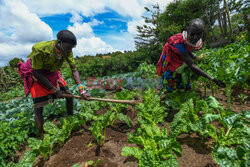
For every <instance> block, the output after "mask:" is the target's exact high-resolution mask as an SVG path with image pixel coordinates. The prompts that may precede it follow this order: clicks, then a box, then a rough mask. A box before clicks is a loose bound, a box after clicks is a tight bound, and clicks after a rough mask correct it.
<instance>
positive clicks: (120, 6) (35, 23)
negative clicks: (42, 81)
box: [0, 0, 173, 66]
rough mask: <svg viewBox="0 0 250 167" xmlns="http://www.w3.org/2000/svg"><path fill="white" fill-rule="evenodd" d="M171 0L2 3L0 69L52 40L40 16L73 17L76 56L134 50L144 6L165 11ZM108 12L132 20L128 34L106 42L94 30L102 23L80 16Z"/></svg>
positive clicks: (5, 0) (17, 0)
mask: <svg viewBox="0 0 250 167" xmlns="http://www.w3.org/2000/svg"><path fill="white" fill-rule="evenodd" d="M170 1H173V0H119V1H118V0H60V2H58V1H57V0H41V1H36V0H0V66H2V65H3V64H6V63H7V62H8V61H9V60H11V59H12V58H14V57H19V58H25V57H26V56H27V55H28V54H29V53H30V51H31V47H32V45H33V44H34V43H36V42H39V41H43V40H51V39H52V38H53V32H52V29H51V28H50V27H49V25H47V24H46V23H45V22H43V21H41V19H40V18H39V17H41V16H51V15H53V14H66V13H71V14H72V18H71V19H70V22H71V23H73V25H72V26H68V29H69V30H71V31H72V32H74V34H75V35H76V36H77V39H78V45H77V48H76V49H74V52H75V55H79V56H82V55H85V54H90V55H95V54H96V53H107V52H112V51H116V50H132V49H134V48H135V47H134V37H135V36H136V33H137V31H136V26H137V25H138V24H139V25H141V24H142V23H143V20H142V18H141V16H142V15H143V13H144V12H145V10H144V6H151V5H152V4H156V3H157V2H158V3H159V5H160V7H161V8H164V7H165V6H166V4H167V3H169V2H170ZM108 9H111V10H113V11H116V12H117V13H118V14H120V15H122V16H124V17H127V16H129V17H130V18H131V20H132V21H130V22H128V23H127V26H128V30H127V31H128V32H122V31H121V33H120V34H111V35H109V34H107V35H105V38H106V40H105V39H101V38H97V37H96V36H95V34H94V32H93V30H92V27H93V26H98V25H100V24H103V22H101V21H98V20H95V19H93V20H91V21H90V22H88V23H86V22H83V21H84V20H83V18H82V17H81V16H85V17H89V16H94V15H95V14H99V13H104V12H105V11H106V10H108ZM104 41H105V42H106V43H105V42H104ZM107 43H109V44H110V45H108V44H107Z"/></svg>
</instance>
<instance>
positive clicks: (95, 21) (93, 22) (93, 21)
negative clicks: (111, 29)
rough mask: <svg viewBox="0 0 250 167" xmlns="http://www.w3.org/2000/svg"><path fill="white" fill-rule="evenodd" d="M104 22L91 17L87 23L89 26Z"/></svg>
mask: <svg viewBox="0 0 250 167" xmlns="http://www.w3.org/2000/svg"><path fill="white" fill-rule="evenodd" d="M103 23H104V22H103V21H98V20H96V19H93V20H92V21H91V22H90V23H89V25H90V26H98V25H99V24H103Z"/></svg>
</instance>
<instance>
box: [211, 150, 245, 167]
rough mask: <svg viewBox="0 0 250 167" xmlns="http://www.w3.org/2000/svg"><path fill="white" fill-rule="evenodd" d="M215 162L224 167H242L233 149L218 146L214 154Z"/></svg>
mask: <svg viewBox="0 0 250 167" xmlns="http://www.w3.org/2000/svg"><path fill="white" fill-rule="evenodd" d="M212 155H213V158H214V161H215V162H216V163H217V164H219V165H220V166H223V167H232V166H233V167H240V166H241V165H240V160H239V159H238V156H237V153H236V151H235V150H234V149H233V148H228V147H225V146H218V147H215V149H214V150H213V152H212Z"/></svg>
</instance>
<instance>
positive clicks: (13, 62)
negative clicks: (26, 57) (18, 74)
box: [9, 57, 24, 69]
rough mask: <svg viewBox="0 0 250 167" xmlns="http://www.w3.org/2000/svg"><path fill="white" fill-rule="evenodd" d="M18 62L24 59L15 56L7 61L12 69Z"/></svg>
mask: <svg viewBox="0 0 250 167" xmlns="http://www.w3.org/2000/svg"><path fill="white" fill-rule="evenodd" d="M19 62H24V61H23V59H21V58H16V57H15V58H13V59H12V60H10V61H9V65H10V67H11V68H13V69H14V68H16V67H17V64H18V63H19Z"/></svg>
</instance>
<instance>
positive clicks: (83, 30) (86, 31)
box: [68, 23, 94, 39]
mask: <svg viewBox="0 0 250 167" xmlns="http://www.w3.org/2000/svg"><path fill="white" fill-rule="evenodd" d="M68 30H70V31H72V32H73V33H74V34H75V36H76V38H77V39H79V38H82V37H85V38H90V37H93V36H94V33H93V30H92V28H91V26H90V25H89V24H88V23H82V24H81V23H74V25H73V26H69V27H68Z"/></svg>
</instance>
